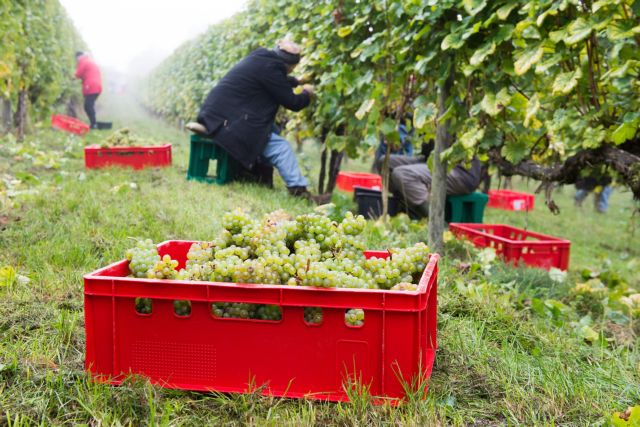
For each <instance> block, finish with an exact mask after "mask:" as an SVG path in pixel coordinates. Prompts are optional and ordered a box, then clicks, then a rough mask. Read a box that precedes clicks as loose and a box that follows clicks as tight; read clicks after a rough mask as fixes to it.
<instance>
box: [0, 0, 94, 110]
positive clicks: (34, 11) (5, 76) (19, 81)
mask: <svg viewBox="0 0 640 427" xmlns="http://www.w3.org/2000/svg"><path fill="white" fill-rule="evenodd" d="M83 48H84V42H83V41H82V40H81V38H80V36H79V35H78V33H77V32H76V30H75V28H74V26H73V23H72V22H71V20H70V19H69V17H68V16H67V14H66V12H65V10H64V8H63V7H62V5H61V4H60V3H59V1H58V0H28V1H25V0H17V1H16V0H0V100H8V101H9V102H11V104H12V106H13V110H14V111H15V109H16V104H17V102H18V95H19V93H20V92H21V91H25V92H26V94H27V97H28V103H29V104H30V105H31V107H32V109H31V112H33V113H34V114H35V115H34V118H36V119H42V118H44V117H46V115H47V114H48V112H49V111H50V109H51V107H52V106H54V105H56V104H58V103H61V102H64V101H67V100H68V99H70V98H72V97H74V96H78V93H79V92H78V86H79V85H78V84H77V83H74V81H73V73H74V71H75V52H76V51H77V50H82V49H83Z"/></svg>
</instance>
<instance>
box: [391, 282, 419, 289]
mask: <svg viewBox="0 0 640 427" xmlns="http://www.w3.org/2000/svg"><path fill="white" fill-rule="evenodd" d="M391 290H392V291H417V290H418V285H414V284H413V283H407V282H401V283H398V284H397V285H394V286H393V287H392V288H391Z"/></svg>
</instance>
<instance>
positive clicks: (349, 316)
mask: <svg viewBox="0 0 640 427" xmlns="http://www.w3.org/2000/svg"><path fill="white" fill-rule="evenodd" d="M344 321H345V323H346V324H347V325H349V326H362V325H364V310H362V309H359V308H352V309H350V310H347V312H346V313H345V314H344Z"/></svg>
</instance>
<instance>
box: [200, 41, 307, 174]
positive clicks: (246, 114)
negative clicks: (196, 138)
mask: <svg viewBox="0 0 640 427" xmlns="http://www.w3.org/2000/svg"><path fill="white" fill-rule="evenodd" d="M297 85H298V81H297V80H296V79H295V78H293V77H289V76H287V69H286V66H285V63H284V61H283V60H282V59H280V57H279V56H278V55H277V54H276V53H275V52H273V51H271V50H268V49H263V48H260V49H257V50H255V51H253V52H252V53H250V54H249V55H248V56H246V57H245V58H244V59H243V60H241V61H240V62H239V63H238V64H236V65H235V66H234V67H233V68H232V69H231V70H230V71H229V72H228V73H227V74H226V75H225V76H224V77H223V78H222V79H221V80H220V81H219V82H218V84H217V85H216V86H215V87H214V88H213V89H212V90H211V92H210V93H209V95H208V96H207V99H206V100H205V102H204V104H203V105H202V107H201V109H200V113H199V114H198V122H199V123H200V124H202V125H204V127H206V128H207V131H208V135H209V136H211V137H213V138H214V140H215V141H216V143H218V144H219V145H221V146H222V147H223V148H224V149H225V150H227V152H229V154H231V156H232V157H234V158H235V159H236V160H237V161H239V162H240V163H242V165H243V166H244V167H246V168H248V169H251V168H252V167H253V166H254V165H255V163H256V160H257V158H258V156H259V155H260V154H261V153H262V152H263V151H264V147H265V145H266V144H267V141H268V140H269V136H270V134H271V130H272V126H273V123H274V119H275V117H276V113H277V111H278V107H279V106H280V105H282V106H283V107H285V108H287V109H289V110H292V111H300V110H302V109H303V108H304V107H306V106H307V105H309V101H310V99H309V94H308V93H306V92H303V93H301V94H300V95H296V94H295V93H294V92H293V88H294V87H295V86H297Z"/></svg>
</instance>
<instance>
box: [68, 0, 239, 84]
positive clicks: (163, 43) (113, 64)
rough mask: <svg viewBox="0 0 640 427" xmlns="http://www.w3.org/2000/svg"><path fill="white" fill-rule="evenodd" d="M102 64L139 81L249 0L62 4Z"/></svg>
mask: <svg viewBox="0 0 640 427" xmlns="http://www.w3.org/2000/svg"><path fill="white" fill-rule="evenodd" d="M60 2H61V3H62V5H63V6H64V7H65V9H66V10H67V13H68V14H69V16H70V17H71V19H72V20H73V22H74V24H75V26H76V28H77V29H78V31H79V32H80V34H81V36H82V38H83V39H84V41H85V42H86V43H87V45H88V47H89V52H90V53H91V54H92V55H93V57H94V58H95V59H96V61H97V62H98V64H99V65H100V66H102V67H103V68H105V69H107V70H111V74H120V75H127V76H129V77H140V76H142V75H144V74H146V73H148V72H149V71H151V70H152V69H153V68H154V67H155V66H157V65H158V64H159V63H160V62H162V60H163V59H165V58H166V57H168V56H169V55H170V54H171V52H173V51H174V50H175V49H176V48H177V47H178V46H180V45H181V44H182V43H184V42H185V41H187V40H189V39H191V38H193V37H195V36H197V35H198V34H201V33H203V32H204V31H205V30H206V29H207V27H208V26H209V25H212V24H215V23H217V22H220V21H221V20H223V19H225V18H228V17H229V16H231V15H233V14H234V13H236V12H239V11H240V10H242V9H243V8H244V5H245V0H60Z"/></svg>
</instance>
